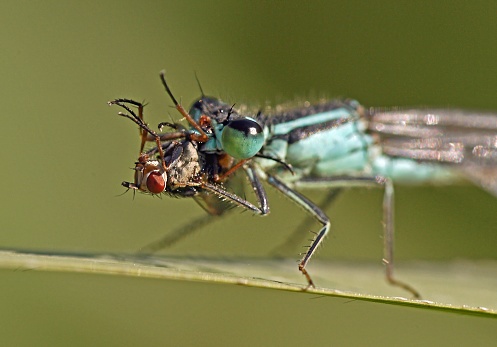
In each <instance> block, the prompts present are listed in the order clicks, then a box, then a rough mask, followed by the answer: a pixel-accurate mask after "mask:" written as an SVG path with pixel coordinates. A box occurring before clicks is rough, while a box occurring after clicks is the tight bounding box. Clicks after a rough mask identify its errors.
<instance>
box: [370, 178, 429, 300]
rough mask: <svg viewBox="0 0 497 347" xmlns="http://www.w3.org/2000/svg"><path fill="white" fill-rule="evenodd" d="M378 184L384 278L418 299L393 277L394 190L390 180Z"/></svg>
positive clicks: (382, 179)
mask: <svg viewBox="0 0 497 347" xmlns="http://www.w3.org/2000/svg"><path fill="white" fill-rule="evenodd" d="M378 183H379V184H382V185H383V186H384V195H383V264H385V271H386V278H387V281H388V283H390V284H392V285H394V286H397V287H400V288H403V289H405V290H407V291H408V292H410V293H411V294H412V295H413V296H414V298H416V299H419V298H421V295H420V294H419V292H418V291H417V290H416V289H414V288H413V287H412V286H410V285H409V284H407V283H405V282H402V281H399V280H397V279H396V278H395V277H394V274H393V272H394V271H393V270H394V262H393V260H394V254H393V252H394V241H395V240H394V239H395V237H394V236H395V228H394V188H393V183H392V180H391V179H389V178H380V179H379V180H378Z"/></svg>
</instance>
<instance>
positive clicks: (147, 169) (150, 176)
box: [122, 153, 167, 194]
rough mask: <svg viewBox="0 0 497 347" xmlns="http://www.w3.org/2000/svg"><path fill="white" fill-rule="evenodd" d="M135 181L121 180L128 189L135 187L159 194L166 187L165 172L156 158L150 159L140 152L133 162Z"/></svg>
mask: <svg viewBox="0 0 497 347" xmlns="http://www.w3.org/2000/svg"><path fill="white" fill-rule="evenodd" d="M134 170H135V181H134V182H133V183H131V182H123V183H122V185H123V186H124V187H126V188H128V189H135V190H139V191H142V192H145V193H150V194H160V193H162V192H163V191H164V190H165V189H166V184H167V172H166V171H165V170H164V167H163V166H162V164H161V163H160V162H159V161H158V160H152V159H150V157H149V156H148V154H145V153H142V154H141V155H140V157H139V158H138V161H137V162H136V163H135V168H134Z"/></svg>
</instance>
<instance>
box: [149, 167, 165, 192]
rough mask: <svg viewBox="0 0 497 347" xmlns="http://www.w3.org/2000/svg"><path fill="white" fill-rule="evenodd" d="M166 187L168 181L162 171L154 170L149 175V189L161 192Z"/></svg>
mask: <svg viewBox="0 0 497 347" xmlns="http://www.w3.org/2000/svg"><path fill="white" fill-rule="evenodd" d="M164 188H166V182H164V178H163V177H162V175H161V174H160V172H157V171H152V172H151V173H150V174H149V175H148V177H147V189H148V191H149V192H150V193H153V194H160V193H162V192H163V191H164Z"/></svg>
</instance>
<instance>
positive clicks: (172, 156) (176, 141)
mask: <svg viewBox="0 0 497 347" xmlns="http://www.w3.org/2000/svg"><path fill="white" fill-rule="evenodd" d="M161 80H162V83H163V85H164V87H165V89H166V91H167V93H168V94H169V97H170V98H171V100H172V101H173V103H174V105H175V106H176V109H177V110H178V111H179V112H180V113H181V114H182V115H183V117H185V119H186V120H187V122H188V123H189V126H188V127H183V126H180V125H178V124H170V123H161V124H160V126H164V125H165V126H168V127H170V128H172V130H171V131H170V132H166V133H161V134H159V133H156V132H155V131H153V130H152V129H151V128H149V127H148V126H147V125H146V124H145V123H144V121H143V105H142V104H141V103H138V102H136V101H133V100H130V99H116V100H113V101H110V102H109V104H110V105H117V106H119V107H121V108H123V109H124V110H125V111H126V112H124V113H122V112H120V113H119V114H120V115H121V116H124V117H126V118H129V119H131V120H132V121H133V122H134V123H135V124H137V125H138V126H139V128H140V135H141V139H142V140H141V148H140V156H139V159H138V161H137V162H136V163H135V180H134V182H132V183H131V182H123V185H124V186H125V187H126V188H128V189H134V190H138V191H141V192H145V193H150V194H161V193H166V194H169V195H172V196H176V197H193V198H194V199H195V200H196V201H197V202H199V204H200V205H201V206H202V207H203V208H204V209H205V210H206V211H207V212H208V213H209V214H210V215H221V214H222V213H223V212H224V211H226V210H227V209H228V208H229V207H230V206H241V207H243V208H244V209H247V210H249V211H252V212H254V213H256V214H259V215H266V214H268V213H269V203H268V200H267V197H266V192H265V188H264V185H263V183H262V182H266V183H267V184H269V185H271V186H273V187H274V188H276V189H277V190H278V191H279V192H281V193H282V194H284V195H286V196H287V197H289V198H290V199H291V200H293V201H294V202H295V203H297V204H298V205H300V206H301V207H303V208H304V209H305V210H306V211H307V212H308V213H309V214H310V215H311V216H312V217H314V218H315V219H316V220H317V221H318V222H319V223H320V224H321V229H320V230H319V231H318V232H317V233H316V236H315V238H314V239H313V240H312V242H311V244H310V246H309V248H308V250H307V252H305V254H303V257H302V259H301V260H300V262H299V270H300V271H301V272H302V274H303V275H304V276H305V277H306V279H307V283H308V286H314V283H313V281H312V278H311V276H310V274H309V273H308V271H307V269H306V266H307V264H308V262H309V260H310V259H311V257H312V256H313V254H314V253H315V251H316V249H317V248H318V247H319V246H320V244H321V241H322V240H323V239H324V237H325V236H326V235H327V233H328V232H329V230H330V220H329V219H328V217H327V216H326V215H325V213H324V212H323V211H322V210H321V209H320V208H319V207H318V206H316V205H315V204H314V203H313V202H312V201H310V200H309V199H307V198H306V197H305V196H304V195H302V194H301V193H300V192H298V188H302V187H320V188H321V189H323V188H326V189H328V190H329V191H330V192H331V193H332V194H331V195H330V197H331V196H333V197H336V195H337V194H336V193H338V192H339V191H340V190H341V189H343V188H347V187H352V186H379V187H383V188H384V200H383V211H384V212H383V219H384V259H383V261H384V264H385V266H386V277H387V280H388V282H390V283H391V284H393V285H397V286H399V287H401V288H404V289H405V290H407V291H409V292H410V293H411V294H412V295H413V296H414V297H420V295H419V293H418V292H417V291H416V290H415V289H414V288H413V287H412V286H410V285H409V284H407V283H404V282H401V281H399V280H397V279H396V278H395V277H394V275H393V269H394V267H393V241H394V222H393V217H394V211H393V197H394V189H393V183H394V182H395V183H397V182H398V183H410V184H413V183H414V184H419V183H430V182H450V181H451V180H454V179H458V177H460V176H464V177H467V178H469V179H470V180H471V181H473V182H474V183H476V184H477V185H479V186H481V187H482V188H483V189H485V190H487V191H489V192H490V193H492V194H494V195H497V115H495V114H482V113H475V112H467V111H460V110H446V109H405V110H403V109H390V110H385V109H375V108H370V109H366V108H364V107H363V106H362V105H361V104H360V103H359V102H357V101H355V100H352V99H344V100H331V101H321V102H318V103H316V104H310V103H305V104H304V105H302V106H299V107H296V108H293V109H286V110H284V111H281V110H279V109H278V111H277V112H274V113H273V114H266V113H263V112H257V113H254V114H249V115H247V114H240V113H239V112H238V111H237V110H236V109H235V108H234V107H233V106H230V105H228V104H226V103H223V102H222V101H221V100H219V99H217V98H213V97H207V96H205V95H201V97H200V98H199V99H198V100H197V101H196V102H194V103H193V105H192V107H191V108H190V110H189V112H187V111H186V110H185V109H183V107H182V106H181V105H180V104H179V103H178V102H177V100H176V99H175V98H174V96H173V94H172V92H171V90H170V88H169V86H168V84H167V83H166V80H165V77H164V73H161ZM133 108H136V109H137V110H138V112H137V113H138V114H136V113H135V112H134V111H133ZM148 141H152V142H155V147H153V148H152V149H150V150H148V151H146V152H144V151H143V149H144V145H145V143H146V142H148ZM154 156H155V157H154ZM237 171H242V172H244V173H245V175H246V176H247V178H248V180H249V182H250V185H251V190H252V191H253V192H254V195H255V197H256V200H257V202H256V204H252V203H251V202H249V201H247V200H246V199H245V198H244V197H243V196H244V195H243V191H244V185H245V184H244V183H243V181H238V180H237V179H236V176H234V175H233V174H234V173H235V172H237ZM219 198H221V199H219ZM203 221H204V220H201V221H200V222H199V223H196V225H195V226H193V227H191V228H189V229H190V230H191V231H192V230H194V229H195V228H196V227H197V226H199V224H202V223H203ZM200 226H201V225H200ZM182 234H185V233H182ZM178 238H179V237H178V236H177V235H176V236H173V237H170V238H166V240H165V241H164V242H162V243H161V245H162V246H164V245H168V244H171V243H172V242H175V241H176V240H177V239H178ZM158 248H159V247H157V245H156V246H154V247H152V248H150V249H153V250H156V249H158Z"/></svg>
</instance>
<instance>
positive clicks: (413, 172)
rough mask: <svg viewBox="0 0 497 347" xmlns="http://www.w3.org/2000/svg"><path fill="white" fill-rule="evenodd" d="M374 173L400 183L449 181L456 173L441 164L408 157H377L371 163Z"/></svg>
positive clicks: (454, 177)
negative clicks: (418, 160)
mask: <svg viewBox="0 0 497 347" xmlns="http://www.w3.org/2000/svg"><path fill="white" fill-rule="evenodd" d="M371 168H372V174H373V175H379V176H383V177H389V178H391V179H392V180H393V181H394V182H398V183H407V184H409V183H412V184H418V183H430V182H434V183H435V182H449V181H451V180H454V179H456V174H455V173H454V172H453V171H449V170H447V169H446V168H444V167H442V166H440V165H434V164H430V163H421V162H416V161H414V160H412V159H408V158H392V157H387V156H386V155H379V156H378V157H376V158H375V159H374V160H373V162H372V165H371Z"/></svg>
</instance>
